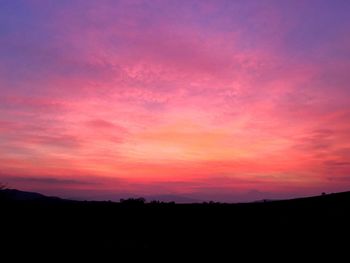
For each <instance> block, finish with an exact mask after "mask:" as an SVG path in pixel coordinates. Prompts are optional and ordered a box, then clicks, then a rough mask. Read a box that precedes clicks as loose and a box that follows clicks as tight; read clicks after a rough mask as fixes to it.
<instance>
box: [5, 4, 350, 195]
mask: <svg viewBox="0 0 350 263" xmlns="http://www.w3.org/2000/svg"><path fill="white" fill-rule="evenodd" d="M349 13H350V1H347V0H327V1H323V0H317V1H313V0H306V1H302V0H295V1H294V0H293V1H292V0H290V1H286V0H281V1H277V0H276V1H269V0H259V1H254V0H249V1H243V0H242V1H240V0H229V1H220V0H215V1H214V0H208V1H206V0H201V1H191V0H188V1H187V0H176V1H169V0H148V1H135V0H127V1H116V0H115V1H114V0H113V1H105V0H96V1H90V0H69V1H68V0H60V1H53V0H45V1H41V0H23V1H21V0H0V181H1V182H4V183H6V184H7V185H8V187H10V188H18V189H22V190H27V191H38V192H41V193H44V194H48V195H56V196H60V197H66V198H76V199H96V200H102V199H112V200H115V199H118V198H119V197H123V198H125V197H128V196H145V197H162V196H163V197H164V196H173V197H174V199H176V198H177V197H186V198H191V200H199V201H207V200H214V201H222V202H245V201H253V200H258V199H280V198H291V197H299V196H307V195H315V194H320V193H322V192H327V193H328V192H338V191H346V190H350V86H349V83H350V19H349Z"/></svg>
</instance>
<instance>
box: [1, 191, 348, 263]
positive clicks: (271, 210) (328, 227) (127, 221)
mask: <svg viewBox="0 0 350 263" xmlns="http://www.w3.org/2000/svg"><path fill="white" fill-rule="evenodd" d="M18 196H20V197H22V195H20V194H19V192H16V191H12V190H2V191H0V213H1V219H0V223H1V254H2V255H4V254H5V255H10V256H11V257H12V258H15V257H17V256H33V255H34V256H35V255H39V256H40V255H41V256H42V255H43V253H44V252H45V253H49V258H52V257H58V256H59V257H65V256H68V254H69V253H73V254H74V255H75V256H81V257H84V258H86V257H90V256H91V257H93V256H94V257H96V256H97V257H99V258H101V257H107V256H108V257H112V258H114V259H117V258H118V257H120V256H121V255H123V256H125V255H127V256H128V257H136V256H137V257H145V258H146V257H153V256H155V255H160V254H163V255H164V254H167V256H168V257H173V256H179V255H181V254H182V253H183V252H190V253H191V254H192V255H194V254H198V255H204V254H207V253H211V254H216V255H226V256H227V255H228V256H230V257H231V259H235V258H238V257H245V258H247V259H249V258H256V257H258V258H260V259H263V258H266V257H271V256H272V257H281V258H280V259H281V262H285V261H286V259H288V258H295V259H297V260H298V258H299V259H300V260H301V258H300V257H301V255H302V254H303V253H305V252H306V253H307V254H308V255H309V257H311V258H313V257H314V259H316V257H317V258H320V257H323V256H324V257H327V258H330V259H331V262H333V260H332V259H335V258H336V257H338V256H343V257H344V256H345V257H348V256H349V255H350V246H349V245H350V243H349V237H350V236H349V234H350V192H344V193H337V194H327V195H323V196H318V197H310V198H302V199H294V200H286V201H273V202H262V203H248V204H218V203H215V204H171V203H152V204H149V203H147V204H143V203H142V202H140V201H139V202H138V201H137V200H136V201H133V202H124V203H112V202H81V201H68V200H62V199H56V198H48V197H45V196H41V195H37V196H35V195H34V196H29V197H28V196H27V197H25V198H18ZM277 255H278V256H277ZM303 255H304V254H303ZM304 259H305V258H304ZM166 261H167V260H166ZM229 261H232V260H229ZM47 262H51V261H50V260H48V261H47ZM103 262H105V261H103ZM110 262H116V261H113V260H111V261H110ZM237 262H241V261H237ZM345 262H349V261H347V260H345Z"/></svg>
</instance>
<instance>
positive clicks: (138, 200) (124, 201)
mask: <svg viewBox="0 0 350 263" xmlns="http://www.w3.org/2000/svg"><path fill="white" fill-rule="evenodd" d="M145 202H146V199H145V198H143V197H140V198H128V199H120V203H122V204H126V205H143V204H145Z"/></svg>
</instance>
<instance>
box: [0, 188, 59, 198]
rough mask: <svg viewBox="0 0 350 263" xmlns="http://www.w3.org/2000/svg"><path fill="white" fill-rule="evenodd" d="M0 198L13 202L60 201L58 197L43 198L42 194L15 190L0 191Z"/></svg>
mask: <svg viewBox="0 0 350 263" xmlns="http://www.w3.org/2000/svg"><path fill="white" fill-rule="evenodd" d="M0 198H3V199H7V200H14V201H34V200H46V201H53V200H55V201H57V200H62V199H61V198H59V197H52V196H50V197H49V196H45V195H43V194H39V193H35V192H26V191H20V190H16V189H4V190H0Z"/></svg>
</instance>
